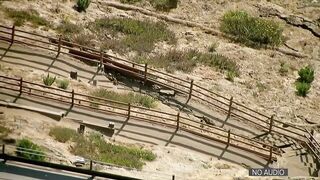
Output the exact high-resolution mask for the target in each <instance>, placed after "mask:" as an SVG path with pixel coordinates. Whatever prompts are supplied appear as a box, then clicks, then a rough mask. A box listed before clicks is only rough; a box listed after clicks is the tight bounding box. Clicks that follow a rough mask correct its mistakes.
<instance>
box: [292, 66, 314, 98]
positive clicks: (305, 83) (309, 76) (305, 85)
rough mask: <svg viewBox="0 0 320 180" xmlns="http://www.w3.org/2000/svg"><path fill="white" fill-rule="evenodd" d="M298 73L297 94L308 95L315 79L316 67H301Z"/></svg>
mask: <svg viewBox="0 0 320 180" xmlns="http://www.w3.org/2000/svg"><path fill="white" fill-rule="evenodd" d="M298 74H299V78H298V80H297V82H296V89H297V94H298V95H299V96H303V97H306V96H307V94H308V92H309V90H310V88H311V83H312V82H313V80H314V69H313V68H312V67H311V66H306V67H304V68H301V69H300V70H299V72H298Z"/></svg>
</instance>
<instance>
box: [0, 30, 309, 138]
mask: <svg viewBox="0 0 320 180" xmlns="http://www.w3.org/2000/svg"><path fill="white" fill-rule="evenodd" d="M0 34H2V35H0V39H2V40H5V41H8V42H10V43H11V44H13V43H20V44H25V45H28V46H33V47H37V48H41V49H45V50H49V51H53V52H56V53H57V57H58V56H59V55H60V54H66V55H70V56H73V57H75V58H79V59H82V60H84V61H87V62H91V63H96V64H100V65H104V66H105V67H106V68H110V69H112V70H116V71H118V72H121V73H122V74H124V75H126V76H130V77H133V78H135V79H138V80H140V81H142V82H144V84H156V85H158V86H161V87H164V88H168V89H171V90H174V91H175V92H177V93H181V94H184V95H187V96H188V100H187V103H188V102H189V100H190V99H191V98H193V99H195V100H198V101H201V102H203V103H205V104H207V105H209V106H210V107H212V108H215V109H216V110H219V111H221V112H223V113H225V114H226V116H227V117H230V116H232V117H233V118H237V119H239V120H242V121H245V122H246V123H248V124H250V125H252V126H255V127H256V128H259V129H260V130H262V131H265V132H266V133H276V134H280V135H283V136H286V137H289V138H292V139H295V140H297V141H299V142H302V143H305V142H306V141H307V139H306V138H305V134H306V130H305V129H303V128H300V127H296V126H293V125H291V124H288V123H284V122H281V121H279V120H277V119H275V118H274V116H273V115H272V116H268V115H265V114H263V113H260V112H258V111H255V110H253V109H251V108H249V107H247V106H246V105H244V104H241V103H238V102H236V101H234V100H233V97H231V98H228V97H224V96H222V95H220V94H218V93H215V92H212V91H210V90H207V89H206V88H203V87H201V86H199V85H197V84H195V83H194V82H193V80H191V81H188V80H186V79H182V78H178V77H175V76H174V75H171V74H168V73H164V72H161V71H159V70H156V69H153V68H150V67H149V66H148V65H147V64H145V65H141V64H138V63H135V62H132V61H128V60H125V59H122V58H118V57H115V56H113V55H109V54H106V53H104V52H101V51H98V50H96V49H93V48H90V47H86V46H82V45H79V44H74V43H71V42H68V41H65V40H62V39H61V38H54V37H47V36H43V35H39V34H36V33H31V32H27V31H23V30H20V29H17V28H15V26H13V27H7V26H3V25H0ZM26 41H31V42H33V43H29V42H26Z"/></svg>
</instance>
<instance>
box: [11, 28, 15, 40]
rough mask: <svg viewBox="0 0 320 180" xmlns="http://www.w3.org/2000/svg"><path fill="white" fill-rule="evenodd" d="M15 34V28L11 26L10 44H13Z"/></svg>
mask: <svg viewBox="0 0 320 180" xmlns="http://www.w3.org/2000/svg"><path fill="white" fill-rule="evenodd" d="M15 32H16V26H15V25H13V26H12V32H11V44H13V42H14V35H15Z"/></svg>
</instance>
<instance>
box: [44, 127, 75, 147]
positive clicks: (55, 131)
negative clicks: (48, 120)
mask: <svg viewBox="0 0 320 180" xmlns="http://www.w3.org/2000/svg"><path fill="white" fill-rule="evenodd" d="M49 135H50V136H52V137H53V138H54V139H55V140H57V141H59V142H62V143H65V142H67V141H69V140H72V139H74V138H76V137H77V136H78V134H77V132H76V131H75V130H73V129H69V128H65V127H60V126H56V127H53V128H51V129H50V132H49Z"/></svg>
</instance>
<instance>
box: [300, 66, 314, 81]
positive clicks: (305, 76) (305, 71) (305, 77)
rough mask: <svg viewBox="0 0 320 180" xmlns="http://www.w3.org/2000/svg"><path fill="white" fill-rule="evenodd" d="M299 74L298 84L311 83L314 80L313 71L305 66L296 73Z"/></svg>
mask: <svg viewBox="0 0 320 180" xmlns="http://www.w3.org/2000/svg"><path fill="white" fill-rule="evenodd" d="M298 74H299V76H300V77H299V79H298V81H299V82H305V83H312V82H313V80H314V70H313V68H312V67H311V66H306V67H304V68H301V69H300V70H299V72H298Z"/></svg>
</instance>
